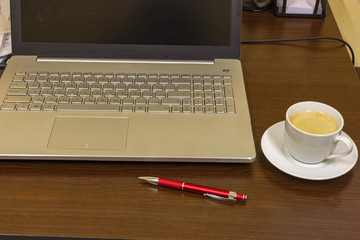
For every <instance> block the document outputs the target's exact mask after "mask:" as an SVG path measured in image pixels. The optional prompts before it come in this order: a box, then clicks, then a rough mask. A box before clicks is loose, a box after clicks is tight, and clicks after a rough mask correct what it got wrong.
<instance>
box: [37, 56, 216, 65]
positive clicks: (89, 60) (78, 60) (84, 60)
mask: <svg viewBox="0 0 360 240" xmlns="http://www.w3.org/2000/svg"><path fill="white" fill-rule="evenodd" d="M36 61H38V62H68V63H147V64H148V63H153V64H214V63H215V61H214V60H152V59H96V58H49V57H38V58H37V59H36Z"/></svg>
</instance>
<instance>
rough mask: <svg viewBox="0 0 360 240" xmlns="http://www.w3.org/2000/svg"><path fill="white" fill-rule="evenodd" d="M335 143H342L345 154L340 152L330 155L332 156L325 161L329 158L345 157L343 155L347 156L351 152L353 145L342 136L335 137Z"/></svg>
mask: <svg viewBox="0 0 360 240" xmlns="http://www.w3.org/2000/svg"><path fill="white" fill-rule="evenodd" d="M335 141H336V142H339V141H341V142H343V143H344V144H345V145H346V147H347V150H346V151H345V152H342V153H332V154H330V155H329V156H328V157H327V159H329V158H337V157H343V156H345V155H348V154H349V153H350V152H351V151H352V149H353V144H352V142H351V140H350V139H349V138H347V137H344V136H337V137H336V138H335Z"/></svg>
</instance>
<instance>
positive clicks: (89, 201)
mask: <svg viewBox="0 0 360 240" xmlns="http://www.w3.org/2000/svg"><path fill="white" fill-rule="evenodd" d="M304 36H309V37H310V36H333V37H340V33H339V31H338V29H337V26H336V23H335V20H334V18H333V15H332V14H331V11H330V10H328V12H327V17H326V18H325V19H308V18H304V19H299V18H294V19H292V18H277V17H275V16H274V15H273V14H272V13H271V12H263V13H249V12H245V13H244V19H243V39H246V40H248V39H266V38H294V37H304ZM241 59H242V64H243V71H244V76H245V81H246V87H247V93H248V100H249V105H250V109H251V110H250V111H251V115H252V124H253V131H254V137H255V143H256V147H257V151H258V157H257V159H256V161H255V162H254V163H252V164H239V165H236V164H182V163H116V162H115V163H114V162H106V163H99V162H41V161H28V162H26V161H0V223H1V224H0V233H2V234H30V235H57V236H84V237H107V238H125V239H357V237H359V236H360V228H359V222H360V201H359V198H360V165H359V164H357V165H356V166H355V167H354V168H353V170H352V171H350V172H349V173H348V174H346V175H344V176H342V177H340V178H337V179H333V180H328V181H309V180H302V179H298V178H295V177H292V176H289V175H287V174H285V173H283V172H281V171H279V170H278V169H276V168H275V167H274V166H273V165H271V164H270V163H269V162H268V160H267V159H266V158H265V157H264V155H263V153H262V151H261V148H260V139H261V136H262V134H263V133H264V131H265V130H266V129H267V128H268V127H269V126H271V125H272V124H274V123H276V122H279V121H282V120H283V119H284V114H285V111H286V109H287V108H288V107H289V106H290V105H291V104H293V103H295V102H298V101H303V100H315V101H320V102H325V103H328V104H330V105H332V106H334V107H335V108H337V109H338V110H339V111H340V112H341V113H342V114H343V116H344V119H345V127H344V131H345V132H347V133H348V134H349V135H350V136H351V137H352V139H353V140H354V141H355V143H356V144H357V146H360V121H359V119H360V101H359V100H360V98H359V92H360V81H359V79H358V77H357V75H356V73H355V70H354V68H353V66H352V65H351V61H350V59H349V56H348V53H347V52H346V49H345V47H344V46H343V45H342V44H341V43H338V42H334V41H328V40H319V41H312V42H311V41H307V42H292V43H281V44H280V43H272V44H247V45H242V52H241ZM143 175H150V176H151V175H153V176H161V177H166V178H171V179H177V180H186V181H188V182H192V183H196V184H202V185H208V186H212V187H218V188H226V189H231V190H234V191H238V192H243V193H246V194H248V196H249V199H248V201H246V202H245V203H236V204H234V203H228V202H220V201H216V200H211V199H208V198H205V197H203V196H201V195H198V194H193V193H187V192H180V191H176V190H172V189H166V188H157V187H152V186H151V185H147V184H144V183H141V182H140V181H139V180H138V179H137V177H138V176H143Z"/></svg>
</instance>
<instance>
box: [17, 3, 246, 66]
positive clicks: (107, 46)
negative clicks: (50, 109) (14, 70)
mask: <svg viewBox="0 0 360 240" xmlns="http://www.w3.org/2000/svg"><path fill="white" fill-rule="evenodd" d="M241 2H242V1H241V0H210V1H209V0H11V4H12V5H11V10H12V31H13V45H14V49H13V52H14V54H25V55H37V56H48V57H101V58H145V59H148V58H154V59H214V58H239V57H238V56H239V54H240V52H239V51H240V50H239V45H240V43H239V42H240V23H241V14H239V13H241ZM239 15H240V16H239Z"/></svg>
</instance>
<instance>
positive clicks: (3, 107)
mask: <svg viewBox="0 0 360 240" xmlns="http://www.w3.org/2000/svg"><path fill="white" fill-rule="evenodd" d="M15 107H16V104H15V103H3V104H1V108H0V109H1V110H7V111H11V110H15Z"/></svg>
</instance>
